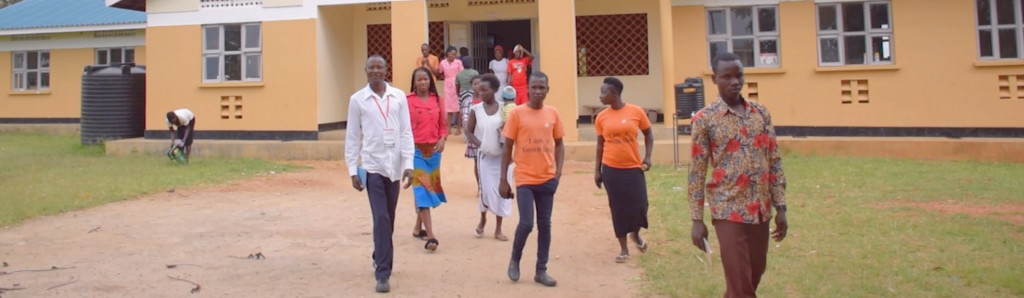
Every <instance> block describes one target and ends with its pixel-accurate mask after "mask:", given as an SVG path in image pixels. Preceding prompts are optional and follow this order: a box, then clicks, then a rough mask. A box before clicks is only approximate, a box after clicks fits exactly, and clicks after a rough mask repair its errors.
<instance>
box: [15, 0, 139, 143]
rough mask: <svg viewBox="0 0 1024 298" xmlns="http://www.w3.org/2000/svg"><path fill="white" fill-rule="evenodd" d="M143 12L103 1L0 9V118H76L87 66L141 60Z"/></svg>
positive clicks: (54, 0) (37, 0)
mask: <svg viewBox="0 0 1024 298" xmlns="http://www.w3.org/2000/svg"><path fill="white" fill-rule="evenodd" d="M145 28H146V14H145V13H142V12H137V11H132V10H124V9H117V8H111V7H107V6H106V5H105V4H104V1H103V0H25V1H22V2H20V3H18V4H15V5H13V6H10V7H7V8H4V9H0V82H3V83H0V123H78V121H79V118H80V115H81V112H80V110H81V96H82V72H83V69H84V68H85V66H87V65H106V64H110V63H132V62H136V63H140V64H144V63H145V51H146V50H145V47H144V44H145V40H146V38H145Z"/></svg>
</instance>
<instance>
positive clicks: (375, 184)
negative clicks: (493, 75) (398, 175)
mask: <svg viewBox="0 0 1024 298" xmlns="http://www.w3.org/2000/svg"><path fill="white" fill-rule="evenodd" d="M365 187H366V194H367V195H369V197H370V212H371V214H372V217H373V261H374V263H376V264H377V270H376V273H375V275H376V277H377V279H378V280H379V279H386V278H390V277H391V269H392V266H393V263H394V262H393V261H394V259H395V247H394V244H393V243H392V242H391V238H392V235H393V234H394V233H395V209H396V208H398V191H399V190H400V189H401V188H399V181H391V179H388V178H387V177H384V176H383V175H381V174H374V173H367V174H366V185H365Z"/></svg>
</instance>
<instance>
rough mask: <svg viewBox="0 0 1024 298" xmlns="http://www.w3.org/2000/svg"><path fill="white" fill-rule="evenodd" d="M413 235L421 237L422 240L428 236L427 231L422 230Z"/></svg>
mask: <svg viewBox="0 0 1024 298" xmlns="http://www.w3.org/2000/svg"><path fill="white" fill-rule="evenodd" d="M412 237H413V238H420V240H424V239H425V238H427V231H424V230H420V233H419V234H416V233H413V234H412Z"/></svg>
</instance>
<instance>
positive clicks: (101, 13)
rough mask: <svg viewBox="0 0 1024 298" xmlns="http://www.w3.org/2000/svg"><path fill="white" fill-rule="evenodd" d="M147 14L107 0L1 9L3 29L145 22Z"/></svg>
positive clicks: (33, 2)
mask: <svg viewBox="0 0 1024 298" xmlns="http://www.w3.org/2000/svg"><path fill="white" fill-rule="evenodd" d="M145 22H146V13H145V12H140V11H134V10H127V9H120V8H110V7H107V5H106V4H105V3H104V2H103V0H25V1H22V2H19V3H17V4H14V5H11V6H8V7H7V8H4V9H0V30H15V29H31V28H54V27H74V26H101V25H119V24H134V23H145Z"/></svg>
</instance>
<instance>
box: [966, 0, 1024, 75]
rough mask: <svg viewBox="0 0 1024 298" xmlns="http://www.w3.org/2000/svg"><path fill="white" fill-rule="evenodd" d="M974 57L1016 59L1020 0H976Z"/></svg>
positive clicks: (1023, 28) (1022, 20)
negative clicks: (976, 19) (976, 22)
mask: <svg viewBox="0 0 1024 298" xmlns="http://www.w3.org/2000/svg"><path fill="white" fill-rule="evenodd" d="M975 2H976V5H977V6H976V7H977V16H978V57H980V58H981V59H982V60H998V59H1020V58H1021V57H1022V56H1021V55H1022V54H1021V42H1022V38H1021V33H1022V32H1024V6H1021V4H1024V3H1021V1H1020V0H976V1H975Z"/></svg>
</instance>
